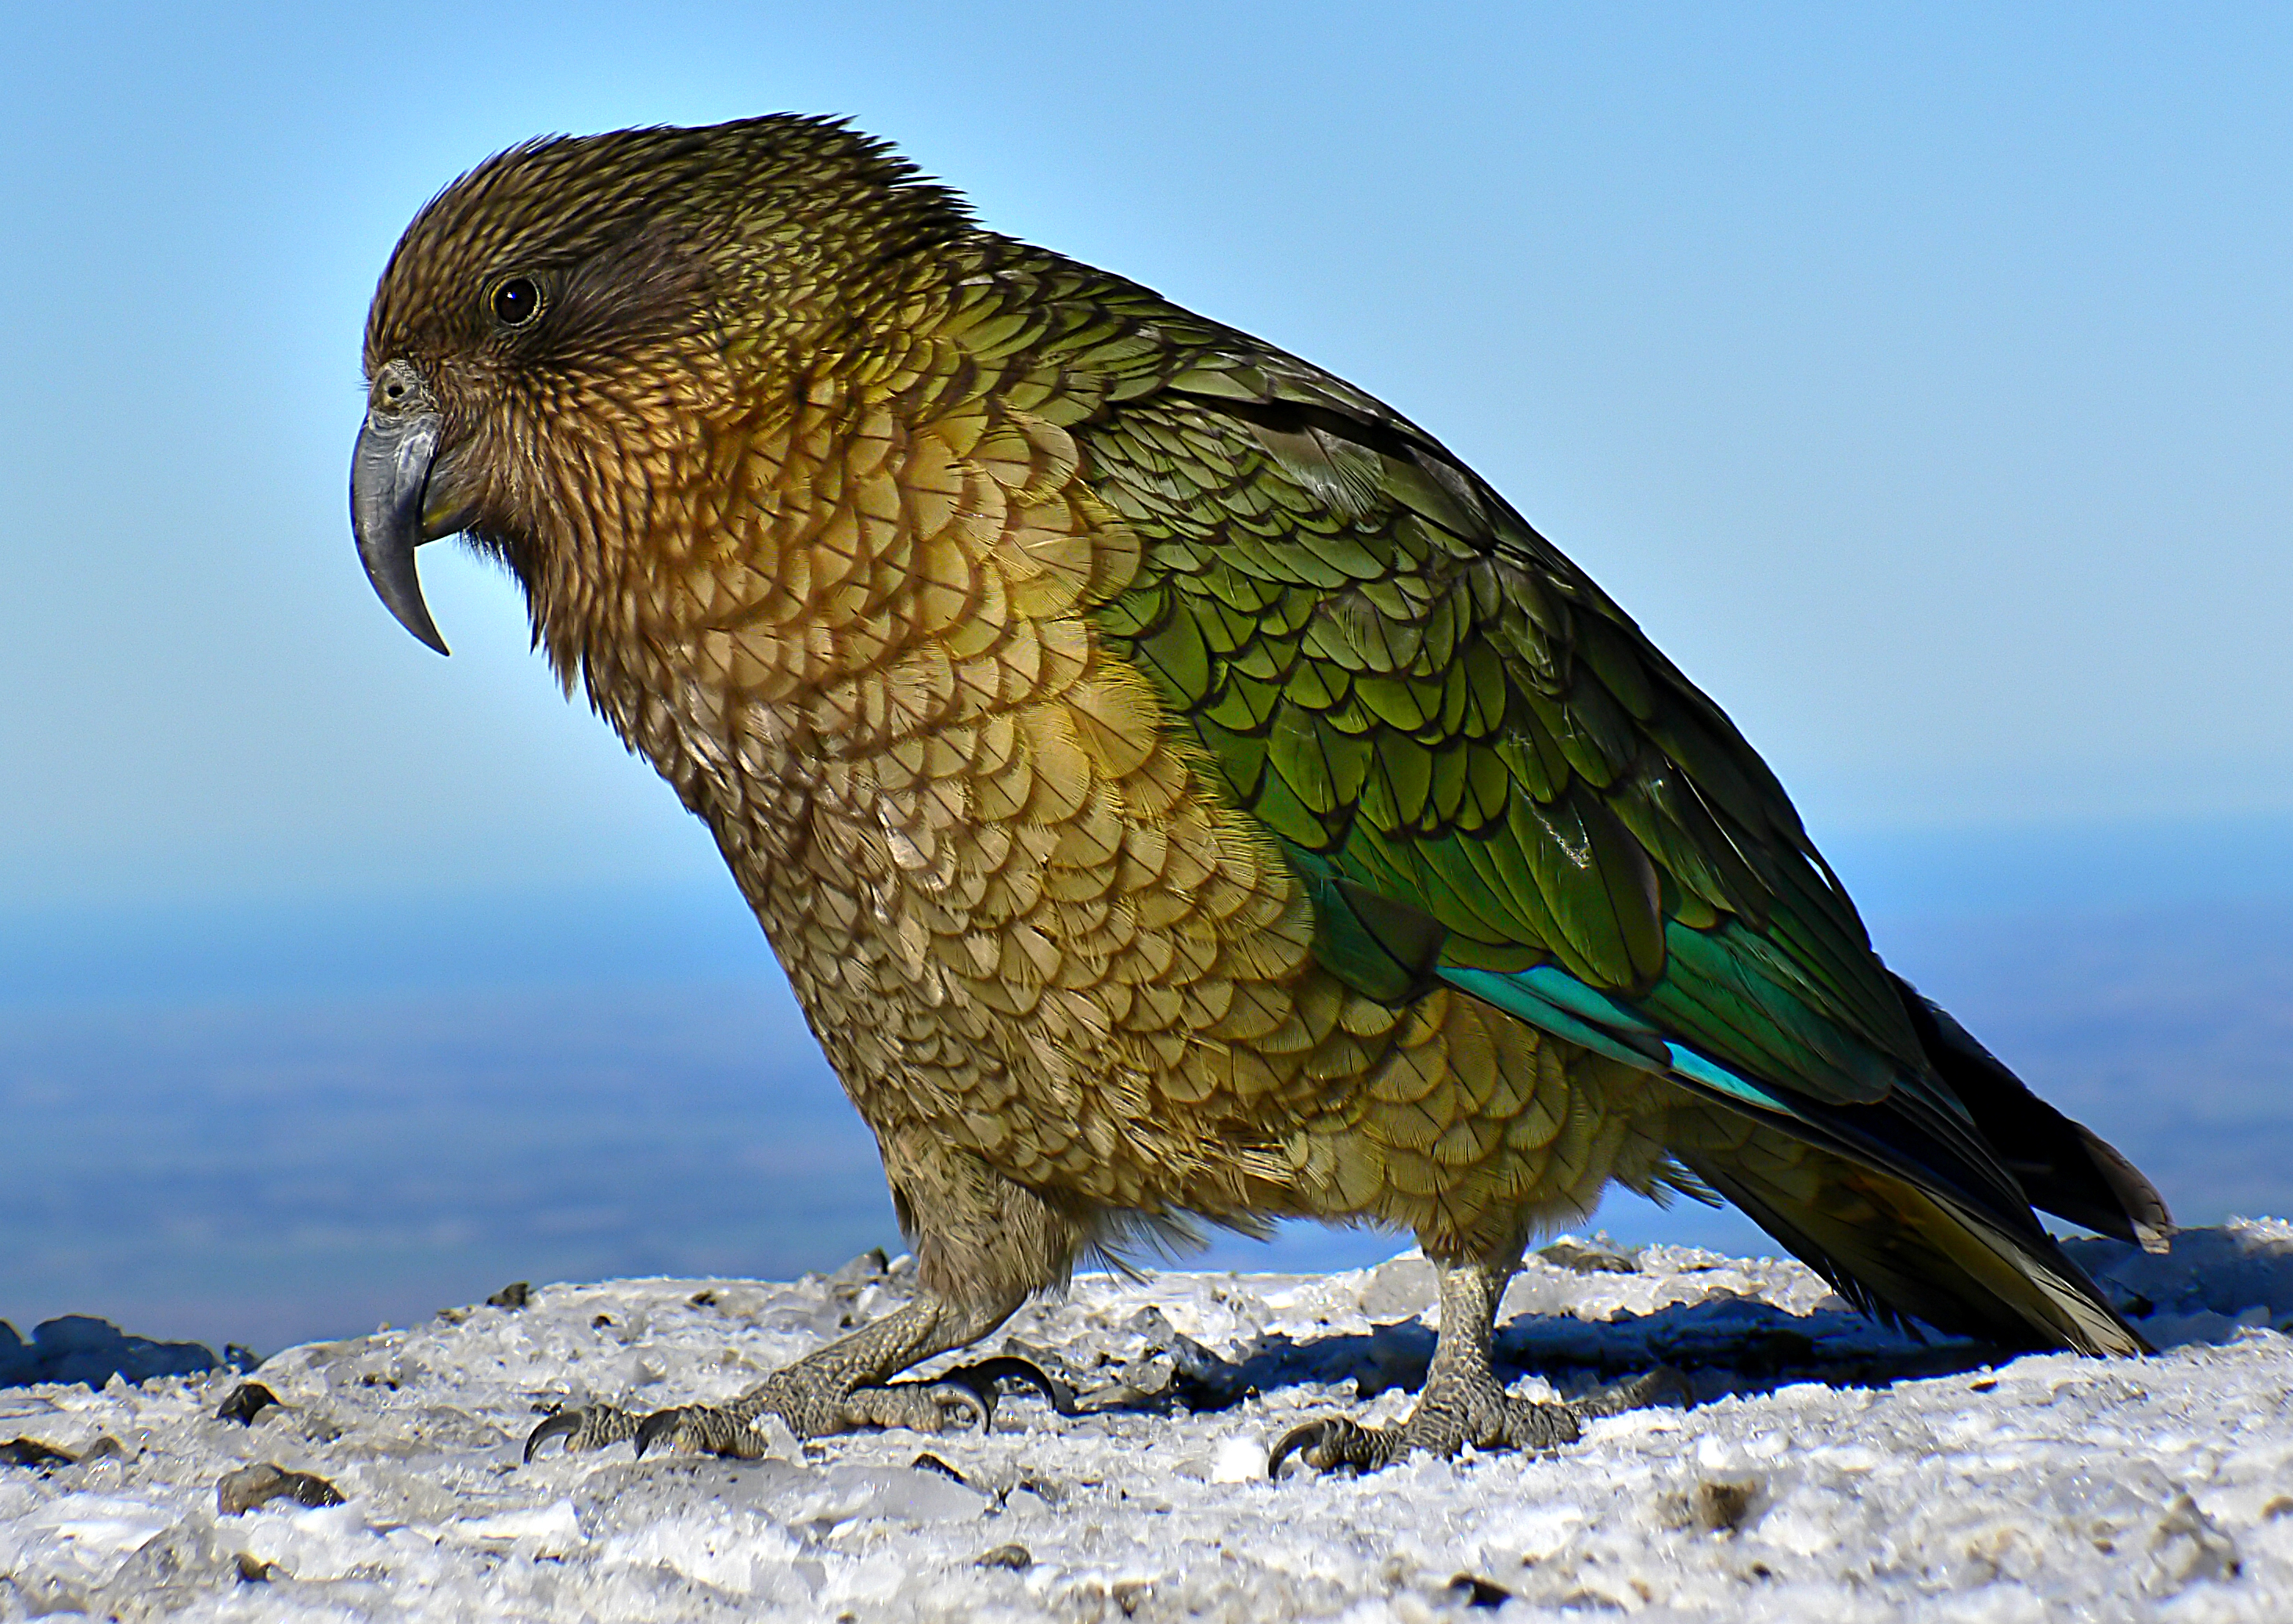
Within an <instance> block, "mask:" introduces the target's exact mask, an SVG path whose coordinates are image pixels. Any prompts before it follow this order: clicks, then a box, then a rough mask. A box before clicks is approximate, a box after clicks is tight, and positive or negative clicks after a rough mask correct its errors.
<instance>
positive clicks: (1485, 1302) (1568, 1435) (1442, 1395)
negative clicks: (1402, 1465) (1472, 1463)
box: [1267, 1261, 1680, 1476]
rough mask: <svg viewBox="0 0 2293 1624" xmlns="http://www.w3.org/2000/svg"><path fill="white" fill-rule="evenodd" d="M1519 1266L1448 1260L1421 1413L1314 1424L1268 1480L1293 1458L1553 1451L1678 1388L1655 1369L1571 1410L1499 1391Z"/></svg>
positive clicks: (1353, 1459)
mask: <svg viewBox="0 0 2293 1624" xmlns="http://www.w3.org/2000/svg"><path fill="white" fill-rule="evenodd" d="M1513 1268H1514V1264H1512V1263H1511V1262H1510V1261H1508V1262H1505V1263H1502V1264H1499V1263H1489V1262H1479V1263H1469V1264H1444V1265H1442V1267H1441V1275H1440V1281H1441V1332H1440V1336H1439V1337H1438V1340H1437V1341H1436V1342H1435V1343H1434V1345H1433V1362H1432V1364H1431V1366H1430V1368H1429V1369H1427V1371H1426V1373H1425V1390H1424V1392H1423V1393H1422V1394H1419V1396H1418V1400H1417V1408H1416V1409H1415V1410H1412V1411H1410V1413H1409V1418H1408V1419H1407V1420H1406V1421H1404V1422H1402V1423H1401V1424H1400V1425H1399V1426H1381V1427H1369V1426H1362V1425H1361V1424H1360V1423H1359V1422H1357V1421H1354V1420H1351V1419H1349V1418H1346V1417H1343V1416H1338V1417H1333V1418H1330V1419H1327V1420H1322V1421H1309V1422H1308V1423H1306V1424H1305V1425H1304V1426H1299V1427H1294V1428H1292V1430H1291V1431H1290V1432H1289V1433H1288V1434H1285V1435H1284V1437H1283V1439H1282V1441H1281V1442H1279V1443H1277V1444H1276V1445H1275V1446H1274V1454H1273V1457H1272V1458H1271V1459H1270V1460H1269V1461H1268V1466H1267V1472H1268V1475H1269V1476H1270V1475H1275V1474H1277V1473H1279V1472H1280V1471H1281V1469H1282V1463H1283V1461H1284V1460H1285V1459H1287V1458H1289V1457H1290V1456H1291V1455H1292V1454H1295V1455H1296V1456H1297V1457H1298V1458H1300V1459H1301V1460H1303V1461H1304V1462H1305V1463H1306V1464H1307V1465H1308V1466H1313V1467H1315V1468H1316V1469H1317V1470H1320V1471H1328V1470H1329V1469H1331V1468H1332V1467H1334V1466H1355V1467H1359V1468H1362V1469H1364V1470H1374V1469H1376V1468H1377V1467H1379V1466H1389V1465H1390V1464H1391V1463H1393V1462H1394V1461H1396V1460H1398V1459H1400V1458H1402V1457H1403V1456H1405V1455H1406V1454H1408V1453H1409V1452H1410V1450H1430V1452H1432V1453H1433V1454H1436V1455H1454V1454H1455V1453H1456V1452H1457V1451H1458V1450H1461V1449H1462V1448H1463V1447H1464V1446H1465V1445H1466V1444H1468V1443H1470V1444H1471V1445H1472V1446H1473V1447H1474V1448H1476V1449H1484V1450H1495V1449H1516V1450H1550V1449H1557V1448H1559V1447H1560V1445H1562V1444H1564V1443H1574V1442H1576V1438H1577V1433H1578V1424H1579V1423H1580V1422H1581V1421H1584V1420H1587V1419H1590V1418H1592V1417H1595V1416H1606V1415H1616V1414H1620V1413H1621V1412H1623V1411H1625V1410H1633V1409H1637V1408H1639V1407H1640V1406H1641V1405H1643V1404H1647V1403H1649V1402H1654V1401H1655V1400H1656V1399H1657V1398H1659V1397H1661V1396H1664V1395H1665V1393H1667V1392H1668V1391H1672V1390H1675V1389H1677V1388H1678V1387H1679V1386H1680V1378H1679V1377H1678V1376H1677V1375H1676V1374H1674V1373H1673V1372H1672V1371H1668V1370H1656V1371H1651V1372H1649V1374H1648V1375H1646V1376H1641V1377H1636V1378H1633V1380H1631V1381H1628V1382H1622V1383H1618V1384H1617V1385H1616V1386H1612V1387H1608V1388H1604V1389H1603V1390H1602V1391H1600V1392H1599V1393H1596V1394H1592V1395H1591V1396H1590V1397H1588V1398H1584V1399H1580V1400H1578V1401H1577V1402H1575V1403H1571V1404H1540V1403H1535V1402H1530V1401H1529V1400H1527V1399H1517V1398H1513V1397H1511V1395H1509V1394H1507V1393H1506V1392H1505V1390H1504V1388H1503V1386H1499V1385H1498V1382H1497V1378H1496V1371H1495V1366H1494V1363H1493V1361H1492V1360H1491V1356H1490V1349H1489V1337H1490V1330H1491V1328H1492V1327H1493V1326H1494V1324H1495V1321H1496V1310H1497V1301H1498V1299H1499V1298H1500V1297H1503V1295H1504V1287H1505V1281H1506V1280H1507V1279H1509V1278H1510V1277H1511V1274H1512V1272H1513Z"/></svg>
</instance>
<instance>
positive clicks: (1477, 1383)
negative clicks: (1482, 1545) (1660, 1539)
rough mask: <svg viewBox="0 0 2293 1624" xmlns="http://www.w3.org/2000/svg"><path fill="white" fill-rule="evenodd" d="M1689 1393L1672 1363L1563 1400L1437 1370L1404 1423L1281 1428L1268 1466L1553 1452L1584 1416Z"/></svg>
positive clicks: (1343, 1420)
mask: <svg viewBox="0 0 2293 1624" xmlns="http://www.w3.org/2000/svg"><path fill="white" fill-rule="evenodd" d="M1688 1397H1689V1394H1688V1385H1687V1383H1686V1381H1685V1380H1684V1379H1683V1378H1681V1375H1680V1373H1679V1372H1678V1371H1676V1370H1671V1369H1656V1370H1650V1371H1649V1372H1648V1373H1647V1374H1645V1375H1642V1376H1636V1377H1634V1378H1632V1379H1631V1380H1629V1381H1622V1382H1617V1383H1616V1384H1614V1385H1613V1386H1607V1387H1603V1388H1601V1389H1600V1391H1599V1392H1597V1393H1592V1394H1587V1395H1586V1396H1585V1397H1584V1398H1581V1399H1578V1400H1576V1401H1575V1402H1571V1403H1566V1404H1543V1403H1537V1402H1533V1401H1531V1400H1528V1399H1517V1398H1514V1397H1512V1396H1511V1394H1508V1393H1506V1392H1505V1391H1504V1389H1503V1388H1502V1387H1500V1386H1497V1384H1496V1382H1495V1379H1494V1378H1489V1377H1482V1378H1479V1379H1478V1380H1471V1379H1465V1378H1448V1379H1445V1378H1443V1377H1441V1376H1438V1375H1437V1376H1436V1377H1434V1378H1432V1379H1431V1380H1430V1381H1428V1382H1427V1383H1426V1385H1425V1392H1424V1394H1423V1396H1422V1397H1421V1398H1420V1399H1419V1400H1418V1401H1417V1408H1416V1409H1415V1410H1412V1411H1410V1413H1409V1418H1408V1419H1406V1420H1405V1421H1403V1422H1402V1423H1401V1424H1400V1425H1399V1426H1362V1425H1361V1423H1359V1422H1358V1421H1355V1420H1352V1419H1350V1418H1348V1417H1345V1416H1333V1417H1329V1418H1325V1419H1323V1420H1319V1421H1309V1422H1307V1423H1306V1424H1305V1425H1304V1426H1295V1427H1292V1428H1291V1430H1290V1431H1289V1432H1287V1433H1285V1434H1283V1437H1282V1440H1281V1442H1278V1443H1276V1445H1275V1446H1274V1452H1273V1454H1272V1456H1271V1457H1270V1458H1268V1461H1267V1466H1266V1472H1267V1475H1268V1476H1269V1477H1273V1476H1278V1475H1280V1474H1281V1471H1282V1463H1283V1462H1284V1460H1287V1459H1288V1458H1290V1457H1291V1456H1292V1455H1295V1456H1297V1457H1298V1458H1299V1459H1300V1461H1302V1462H1304V1463H1305V1464H1306V1465H1307V1466H1311V1467H1313V1468H1314V1469H1315V1470H1316V1471H1319V1472H1327V1471H1332V1470H1336V1469H1341V1468H1349V1469H1352V1470H1355V1471H1364V1472H1373V1471H1375V1470H1377V1469H1378V1468H1379V1467H1381V1466H1390V1465H1392V1464H1393V1463H1394V1462H1395V1461H1397V1460H1399V1459H1401V1458H1403V1457H1404V1456H1406V1455H1407V1454H1408V1453H1409V1452H1410V1451H1411V1450H1427V1451H1429V1452H1430V1453H1432V1454H1436V1455H1443V1456H1447V1455H1454V1454H1455V1453H1456V1452H1457V1451H1458V1450H1461V1449H1462V1448H1463V1447H1464V1446H1465V1445H1466V1444H1468V1443H1470V1444H1471V1445H1472V1446H1473V1447H1474V1448H1476V1449H1482V1450H1555V1449H1559V1448H1560V1446H1561V1445H1563V1444H1568V1443H1574V1442H1576V1439H1577V1436H1578V1434H1579V1433H1580V1431H1581V1430H1582V1423H1584V1422H1585V1421H1589V1420H1592V1419H1595V1418H1599V1417H1601V1416H1613V1415H1621V1414H1623V1413H1624V1412H1625V1410H1638V1409H1641V1408H1642V1407H1643V1406H1645V1405H1649V1404H1654V1403H1660V1402H1664V1401H1665V1400H1666V1399H1676V1400H1677V1401H1678V1402H1681V1403H1683V1404H1684V1403H1686V1402H1688Z"/></svg>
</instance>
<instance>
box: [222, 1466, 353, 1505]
mask: <svg viewBox="0 0 2293 1624" xmlns="http://www.w3.org/2000/svg"><path fill="white" fill-rule="evenodd" d="M281 1498H287V1499H292V1500H294V1502H295V1503H296V1505H298V1506H339V1505H341V1504H342V1503H343V1497H342V1491H340V1490H338V1489H336V1487H335V1486H334V1484H332V1483H328V1481H327V1480H326V1479H325V1478H323V1477H319V1476H315V1475H312V1474H311V1473H309V1472H289V1471H288V1469H287V1468H286V1467H284V1466H278V1465H275V1464H272V1463H270V1462H265V1463H264V1464H263V1465H261V1466H241V1467H240V1468H239V1470H238V1471H236V1472H227V1473H225V1474H224V1475H223V1482H221V1483H217V1484H216V1485H215V1506H216V1507H217V1509H219V1510H220V1511H221V1512H222V1513H223V1515H225V1516H227V1517H235V1516H238V1515H239V1514H240V1513H242V1512H247V1511H252V1510H254V1509H255V1507H257V1506H260V1505H263V1504H264V1503H265V1502H267V1501H271V1500H275V1499H281Z"/></svg>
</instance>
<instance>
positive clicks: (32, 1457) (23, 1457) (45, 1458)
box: [0, 1438, 79, 1466]
mask: <svg viewBox="0 0 2293 1624" xmlns="http://www.w3.org/2000/svg"><path fill="white" fill-rule="evenodd" d="M78 1458H79V1457H78V1456H77V1455H74V1454H72V1453H71V1452H70V1451H69V1450H60V1449H57V1448H56V1447H55V1446H54V1445H53V1444H47V1443H42V1442H39V1440H37V1439H36V1438H11V1439H9V1440H8V1442H5V1443H0V1466H69V1465H71V1464H72V1462H73V1461H75V1460H77V1459H78Z"/></svg>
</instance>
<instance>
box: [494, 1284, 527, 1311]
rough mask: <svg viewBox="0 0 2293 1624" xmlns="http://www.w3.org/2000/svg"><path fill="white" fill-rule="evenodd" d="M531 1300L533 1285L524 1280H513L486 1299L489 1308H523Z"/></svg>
mask: <svg viewBox="0 0 2293 1624" xmlns="http://www.w3.org/2000/svg"><path fill="white" fill-rule="evenodd" d="M532 1300H533V1287H532V1285H531V1283H530V1282H528V1281H522V1280H514V1281H510V1283H509V1284H508V1285H506V1286H504V1287H503V1288H502V1289H500V1290H499V1291H497V1292H495V1293H494V1294H493V1296H491V1297H488V1298H487V1299H486V1306H487V1307H489V1308H523V1307H524V1306H525V1305H527V1304H528V1303H530V1302H531V1301H532Z"/></svg>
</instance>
